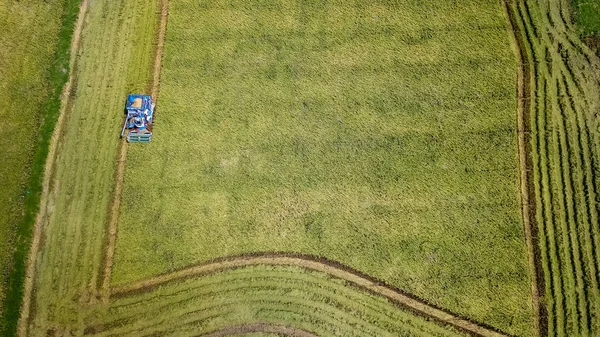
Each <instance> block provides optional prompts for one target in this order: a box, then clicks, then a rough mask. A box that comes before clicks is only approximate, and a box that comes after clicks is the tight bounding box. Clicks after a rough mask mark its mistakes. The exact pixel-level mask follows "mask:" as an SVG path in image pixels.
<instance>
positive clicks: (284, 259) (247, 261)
mask: <svg viewBox="0 0 600 337" xmlns="http://www.w3.org/2000/svg"><path fill="white" fill-rule="evenodd" d="M253 265H269V266H295V267H300V268H303V269H307V270H313V271H318V272H322V273H326V274H328V275H330V276H333V277H335V278H338V279H342V280H344V281H346V282H348V283H350V284H352V285H354V286H356V287H358V288H360V289H363V290H365V291H367V292H369V293H372V294H375V295H378V296H382V297H385V298H386V299H388V300H389V301H390V302H392V303H394V304H395V305H397V306H398V307H400V309H404V310H408V311H410V312H413V313H414V314H416V315H419V316H423V317H427V318H429V319H432V320H434V321H435V322H437V323H439V324H442V325H451V326H453V327H455V328H457V329H459V330H461V331H464V332H467V333H469V334H471V335H474V336H494V337H500V336H508V335H507V334H506V333H503V332H501V331H499V330H496V329H494V328H492V327H489V326H486V325H484V324H480V323H476V322H474V321H472V320H469V319H468V318H465V317H462V316H460V315H457V314H454V313H452V312H450V311H448V310H445V309H442V308H438V307H436V306H434V305H432V304H430V303H428V302H427V301H425V300H423V299H420V298H418V297H416V296H414V295H412V294H410V293H407V292H404V291H402V290H400V289H398V288H395V287H392V286H390V285H388V284H386V283H384V282H383V281H381V280H378V279H376V278H374V277H372V276H369V275H366V274H363V273H361V272H360V271H358V270H355V269H353V268H350V267H348V266H346V265H343V264H341V263H339V262H336V261H332V260H328V259H326V258H324V257H317V256H313V255H307V254H298V253H283V252H263V253H252V254H247V255H241V256H231V257H224V258H219V259H215V260H212V261H209V262H207V263H202V264H197V265H193V266H190V267H187V268H183V269H180V270H178V271H175V272H171V273H166V274H162V275H159V276H156V277H153V278H150V279H146V280H142V281H137V282H132V283H129V284H126V285H122V286H117V287H113V288H112V289H111V291H110V296H109V298H110V299H112V298H123V297H129V296H135V295H137V294H141V293H147V292H151V291H153V290H154V289H157V288H159V287H161V286H163V285H166V284H169V283H177V282H180V281H183V280H186V279H190V278H196V277H202V276H205V275H209V274H212V273H216V272H221V271H225V270H231V269H236V268H242V267H246V266H253Z"/></svg>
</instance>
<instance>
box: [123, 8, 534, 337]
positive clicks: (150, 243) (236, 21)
mask: <svg viewBox="0 0 600 337" xmlns="http://www.w3.org/2000/svg"><path fill="white" fill-rule="evenodd" d="M503 15H504V14H503V12H502V8H501V6H500V4H499V3H497V2H489V1H477V0H469V1H460V2H458V3H457V2H456V1H435V2H427V3H423V2H422V1H414V0H403V1H396V2H393V3H390V2H386V1H355V2H352V3H351V4H348V3H341V2H336V1H333V2H328V3H327V4H324V3H322V2H319V1H284V2H274V1H266V0H264V1H254V2H251V3H249V2H244V1H231V2H227V3H226V4H224V3H220V2H215V1H206V2H197V1H176V2H173V3H171V5H170V12H169V23H168V29H167V41H166V47H165V54H164V63H163V70H162V74H161V90H160V94H159V99H158V105H157V121H156V127H155V129H156V133H155V137H154V139H153V143H151V144H147V145H145V146H131V148H130V150H129V152H128V159H127V166H126V177H125V186H124V192H123V202H122V204H121V205H122V208H121V217H120V221H119V235H118V242H117V250H116V252H117V253H116V257H115V259H116V260H115V271H114V273H113V277H114V279H113V280H114V282H115V283H123V282H128V281H131V280H135V279H139V278H144V277H148V276H151V275H153V274H155V273H159V272H164V271H169V270H172V269H173V268H177V267H182V266H185V265H186V264H190V263H194V262H197V261H203V260H208V259H211V258H214V257H218V256H222V255H237V254H240V253H246V252H253V251H296V252H305V253H311V254H315V255H322V256H327V257H328V258H330V259H333V260H338V261H341V262H342V263H344V264H347V265H350V266H352V267H354V268H356V269H358V270H360V271H362V272H365V273H367V274H370V275H373V276H376V277H378V278H380V279H383V280H385V281H386V282H388V283H391V284H393V285H395V286H397V287H400V288H402V289H404V290H407V291H409V292H411V293H415V294H417V295H418V296H420V297H423V298H425V299H427V300H429V301H431V302H433V303H435V304H437V305H439V306H442V307H445V308H447V309H449V310H452V311H455V312H459V313H461V314H463V315H466V316H468V317H470V318H473V319H475V320H479V321H483V322H485V323H487V324H490V325H493V326H496V327H498V328H500V329H502V330H505V331H507V332H509V333H515V334H523V335H529V334H531V333H532V332H531V329H530V322H531V308H530V306H531V304H530V303H531V302H530V295H529V294H530V290H529V285H528V279H529V278H528V275H527V265H526V261H527V259H526V253H525V248H524V240H523V234H522V233H523V229H522V224H521V218H520V217H521V216H520V205H519V185H518V167H517V165H518V162H517V156H516V151H517V146H516V137H515V114H516V104H515V98H514V92H515V83H516V76H515V60H514V55H513V53H512V51H511V49H510V45H509V39H508V34H507V31H506V26H505V25H506V21H505V18H504V17H503ZM149 257H151V258H149ZM466 261H468V262H466Z"/></svg>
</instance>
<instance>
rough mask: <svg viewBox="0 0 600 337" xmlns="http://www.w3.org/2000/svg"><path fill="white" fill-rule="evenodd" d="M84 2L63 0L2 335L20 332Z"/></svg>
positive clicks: (11, 274)
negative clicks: (33, 247) (36, 234)
mask: <svg viewBox="0 0 600 337" xmlns="http://www.w3.org/2000/svg"><path fill="white" fill-rule="evenodd" d="M80 2H81V0H65V1H64V4H63V6H64V9H63V15H62V20H61V25H60V30H59V34H58V41H57V44H56V49H55V52H54V57H53V60H52V63H51V65H50V69H49V74H48V78H47V81H48V85H47V88H48V90H49V94H48V98H47V100H46V101H45V102H44V103H43V105H42V107H41V110H40V115H39V119H40V125H39V130H38V132H37V139H36V142H35V153H34V155H33V159H32V163H31V166H30V168H29V169H30V173H29V181H28V183H27V185H26V186H27V187H26V190H27V191H28V193H27V194H26V195H25V197H24V201H23V216H22V218H21V220H20V221H19V223H18V226H17V240H16V242H15V246H14V256H13V261H12V263H13V269H12V272H11V273H10V275H9V278H8V282H7V292H6V298H5V301H4V311H3V312H4V314H3V316H2V320H1V323H0V335H1V336H12V335H14V334H15V332H16V327H17V321H18V318H19V308H20V305H21V299H22V295H23V281H24V279H25V271H26V269H27V266H26V264H27V256H28V254H29V245H30V241H31V235H32V233H33V227H34V224H35V220H36V215H37V212H38V207H39V202H40V196H41V193H42V181H43V173H44V165H45V163H46V157H47V155H48V148H49V143H50V138H51V137H52V132H53V131H54V126H55V124H56V121H57V120H58V114H59V111H60V105H61V100H60V96H61V93H62V89H63V86H64V85H65V83H66V82H67V79H68V74H69V71H68V69H69V58H70V47H71V37H72V33H73V28H74V25H75V21H76V20H77V14H78V10H79V4H80ZM23 99H26V97H23Z"/></svg>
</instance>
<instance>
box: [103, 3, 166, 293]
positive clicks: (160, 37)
mask: <svg viewBox="0 0 600 337" xmlns="http://www.w3.org/2000/svg"><path fill="white" fill-rule="evenodd" d="M168 13H169V1H168V0H160V23H159V28H158V34H157V37H156V48H155V51H154V53H155V54H154V62H153V66H152V82H151V83H150V93H151V95H152V100H153V101H155V102H156V99H157V96H158V88H159V84H160V69H161V65H162V55H163V50H164V44H165V35H166V32H167V17H168ZM118 153H119V155H118V159H117V167H116V170H115V189H114V192H113V198H112V203H111V207H110V214H109V218H108V232H107V235H108V240H107V241H108V242H107V246H106V250H105V256H104V266H103V270H102V273H101V275H102V277H101V279H102V285H101V286H100V296H101V297H102V299H103V300H104V301H105V302H106V301H107V300H108V295H109V291H108V289H109V287H110V277H111V272H112V265H113V259H114V255H115V245H116V243H117V222H118V220H119V209H120V205H121V196H122V194H123V179H124V174H125V161H126V159H127V141H126V139H125V138H123V139H121V142H120V143H119V151H118Z"/></svg>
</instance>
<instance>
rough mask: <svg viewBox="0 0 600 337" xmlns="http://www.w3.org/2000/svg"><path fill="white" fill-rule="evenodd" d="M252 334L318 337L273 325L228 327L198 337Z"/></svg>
mask: <svg viewBox="0 0 600 337" xmlns="http://www.w3.org/2000/svg"><path fill="white" fill-rule="evenodd" d="M252 332H266V333H275V334H278V335H282V336H290V337H318V336H317V335H315V334H314V333H312V332H309V331H307V330H304V329H300V328H296V327H292V326H289V325H282V324H273V323H264V322H259V323H246V324H238V325H231V326H227V327H224V328H221V329H218V330H214V331H212V332H209V333H205V334H201V335H198V337H224V336H234V335H241V334H246V333H252Z"/></svg>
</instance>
